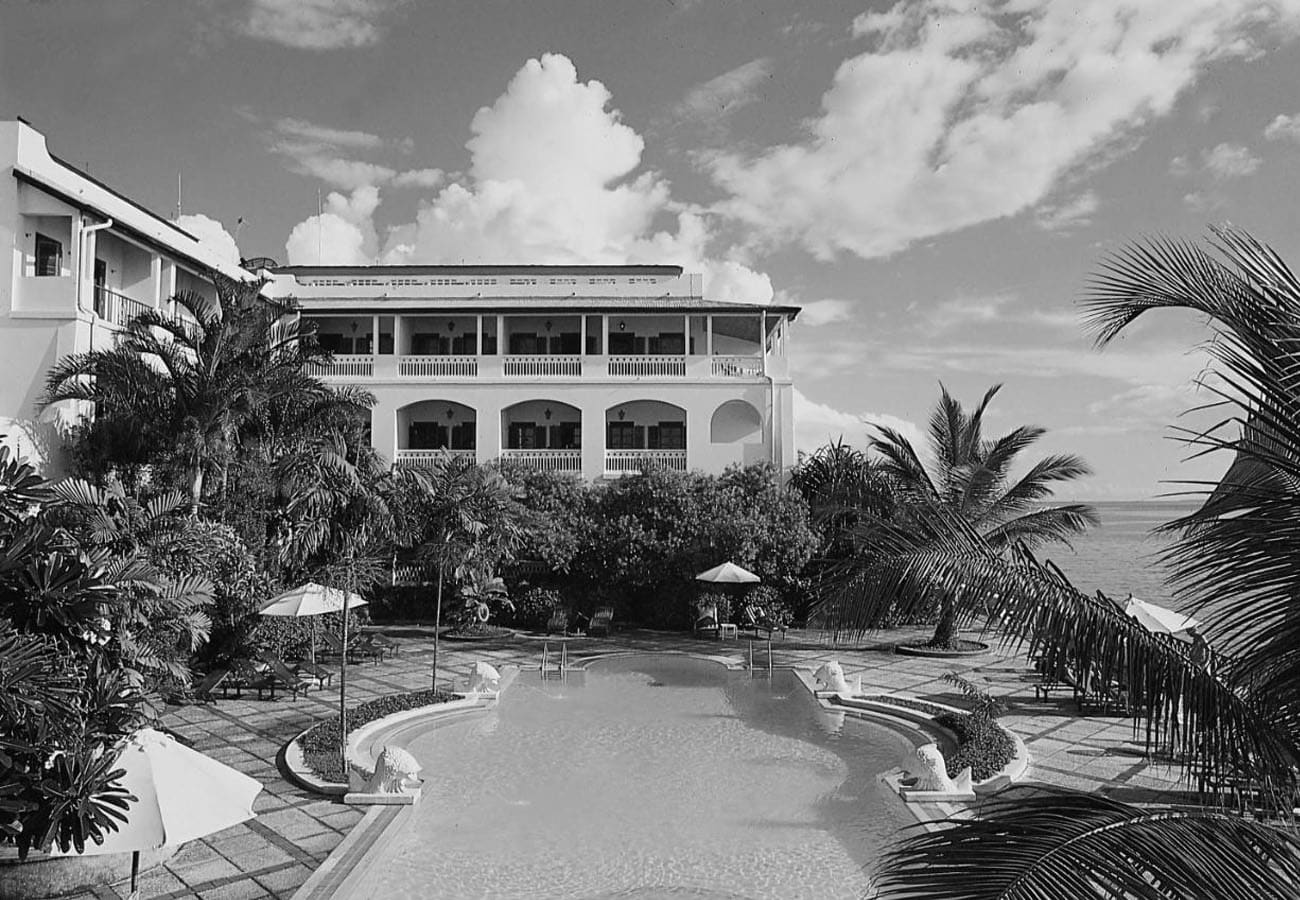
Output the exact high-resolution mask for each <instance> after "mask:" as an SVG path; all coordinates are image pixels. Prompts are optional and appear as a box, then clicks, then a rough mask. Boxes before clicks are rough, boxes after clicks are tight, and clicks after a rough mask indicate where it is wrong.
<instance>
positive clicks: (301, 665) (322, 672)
mask: <svg viewBox="0 0 1300 900" xmlns="http://www.w3.org/2000/svg"><path fill="white" fill-rule="evenodd" d="M289 668H290V669H292V670H293V671H294V673H295V674H297V675H298V676H299V677H300V678H310V679H312V680H313V681H315V682H316V684H317V686H318V687H320V688H322V689H324V688H326V687H328V686H329V685H330V684H331V683H332V682H333V681H334V670H333V669H331V668H329V667H327V666H322V665H320V664H319V663H314V662H312V661H311V660H310V659H299V660H295V661H294V662H292V663H290V664H289Z"/></svg>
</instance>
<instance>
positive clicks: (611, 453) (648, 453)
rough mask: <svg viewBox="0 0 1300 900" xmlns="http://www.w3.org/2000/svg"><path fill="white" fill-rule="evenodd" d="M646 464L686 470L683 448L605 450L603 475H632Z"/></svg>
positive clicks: (681, 470) (675, 470)
mask: <svg viewBox="0 0 1300 900" xmlns="http://www.w3.org/2000/svg"><path fill="white" fill-rule="evenodd" d="M647 466H652V467H653V466H658V467H659V468H663V469H671V470H673V471H674V472H685V471H686V451H685V450H606V451H605V475H607V476H615V477H616V476H619V475H633V474H636V473H637V472H640V471H641V470H642V469H643V468H646V467H647Z"/></svg>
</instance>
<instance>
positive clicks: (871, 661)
mask: <svg viewBox="0 0 1300 900" xmlns="http://www.w3.org/2000/svg"><path fill="white" fill-rule="evenodd" d="M388 633H389V634H390V635H391V636H392V637H394V638H395V639H396V640H397V641H398V642H399V643H400V644H401V646H402V650H401V652H400V654H399V655H398V656H396V657H395V658H391V659H389V660H387V661H385V662H383V663H382V664H379V665H372V664H363V665H353V666H349V667H348V696H349V706H351V705H353V704H354V703H357V702H361V701H362V700H367V699H370V698H372V697H376V696H379V695H382V694H388V693H394V692H400V691H409V690H416V689H420V688H424V687H427V686H428V685H429V681H430V671H429V666H430V662H431V659H430V657H431V653H432V638H431V635H430V634H429V633H427V632H425V631H423V630H421V629H401V628H397V629H390V630H389V631H388ZM920 636H921V635H920V632H917V631H907V630H899V631H890V632H883V633H879V634H876V635H873V636H872V637H871V638H869V639H868V640H866V641H864V642H861V643H859V644H855V645H852V646H850V645H846V644H843V643H841V644H839V645H835V644H834V643H833V642H832V641H831V640H830V638H829V637H828V636H825V635H821V634H819V633H817V632H806V633H805V632H791V634H790V636H789V638H788V639H787V640H785V641H782V640H780V639H777V640H776V641H774V642H773V644H772V647H773V664H774V665H776V666H792V665H813V666H816V665H819V664H820V663H821V662H822V661H825V660H829V659H832V658H835V659H838V660H839V661H840V663H841V665H842V666H843V667H844V670H845V673H846V675H847V676H848V678H849V680H850V682H852V681H853V679H854V677H855V676H856V675H857V674H858V673H861V674H862V682H863V689H864V690H866V691H876V690H879V691H882V692H884V691H893V690H905V691H909V692H912V693H914V694H915V695H917V696H919V697H922V698H926V699H932V700H938V701H944V702H951V703H954V704H957V705H960V700H959V698H958V696H957V692H956V690H955V689H954V688H953V687H952V686H951V685H949V684H947V683H945V682H944V681H943V675H944V673H946V672H950V671H958V672H961V673H964V674H966V675H967V677H968V678H972V679H974V680H976V681H981V680H982V681H983V682H984V683H985V684H987V686H988V688H989V689H990V690H991V691H992V693H994V694H996V695H998V696H1005V697H1006V699H1007V701H1008V704H1009V706H1010V709H1011V711H1010V713H1009V714H1008V715H1007V716H1005V717H1004V718H1003V720H1002V721H1003V723H1004V724H1005V725H1007V726H1008V727H1009V728H1011V729H1012V730H1013V731H1015V732H1016V733H1017V734H1019V735H1020V736H1021V737H1022V738H1023V739H1024V740H1025V742H1026V743H1027V744H1028V745H1029V750H1030V754H1031V755H1032V757H1033V765H1032V768H1031V770H1030V773H1029V781H1030V782H1037V783H1046V784H1052V785H1059V786H1063V787H1071V788H1081V789H1084V790H1096V791H1100V792H1102V793H1105V794H1107V795H1109V796H1111V797H1114V798H1115V799H1118V800H1125V801H1129V802H1139V803H1142V802H1159V801H1169V802H1183V801H1186V800H1188V799H1189V798H1188V796H1187V795H1186V794H1185V793H1183V791H1182V788H1185V786H1180V785H1179V784H1178V783H1177V772H1176V771H1174V770H1171V769H1169V768H1168V767H1165V766H1162V765H1158V764H1155V763H1152V762H1151V761H1149V760H1147V759H1145V758H1144V757H1143V753H1142V747H1141V745H1140V744H1139V743H1136V742H1135V741H1134V740H1133V738H1134V735H1133V732H1132V723H1131V720H1128V719H1125V718H1121V717H1090V718H1082V717H1080V716H1079V715H1078V713H1077V710H1076V709H1075V708H1074V704H1073V701H1072V700H1071V699H1070V698H1069V697H1068V696H1062V697H1061V698H1060V699H1057V698H1056V697H1053V698H1052V699H1051V700H1048V701H1036V700H1035V698H1034V692H1033V689H1032V687H1031V686H1030V685H1029V684H1027V683H1025V682H1024V681H1023V680H1022V676H1023V675H1024V674H1025V673H1026V672H1028V671H1029V669H1028V666H1027V665H1026V662H1025V660H1023V659H1018V658H1015V657H1012V656H1006V655H1003V654H1000V653H997V652H994V653H990V654H987V655H985V656H983V657H977V658H974V659H964V660H942V659H923V658H916V657H903V656H897V655H895V654H894V653H893V652H892V647H893V645H894V644H895V643H897V642H899V641H904V640H915V639H917V638H918V637H920ZM542 641H543V639H542V638H541V637H529V636H521V637H520V638H518V639H516V640H512V641H509V642H499V643H494V644H489V645H484V644H472V645H471V644H464V643H454V642H450V641H443V642H442V644H441V657H442V658H441V660H440V665H439V674H440V681H441V682H442V683H446V681H447V680H448V679H449V678H451V677H452V675H453V673H455V674H461V673H464V672H465V671H466V669H467V668H468V667H469V665H471V664H472V663H473V662H475V661H477V660H487V661H489V662H491V663H493V664H494V665H498V666H500V665H508V664H511V663H514V664H518V665H520V666H529V665H531V666H536V665H537V664H538V661H539V659H540V655H541V649H542ZM550 641H551V646H552V648H553V649H554V647H555V646H556V643H557V639H556V638H554V637H552V638H551V639H550ZM748 644H749V642H748V640H747V639H745V638H744V637H742V638H740V639H739V640H738V641H733V640H728V641H724V642H723V643H722V644H721V646H720V645H719V644H717V643H714V642H712V641H706V640H700V639H693V638H691V637H690V636H683V635H679V634H668V633H660V632H648V631H633V632H617V631H616V632H615V633H614V635H613V636H611V637H609V638H572V639H569V652H570V657H571V659H574V660H577V659H581V658H582V657H583V656H584V655H590V654H594V653H606V652H610V651H615V650H638V651H655V650H695V651H701V650H703V651H706V652H710V653H717V652H719V651H720V650H721V651H722V652H729V653H735V654H736V655H741V656H743V655H746V654H747V653H748V649H749V647H748ZM755 648H756V659H755V665H756V666H760V665H761V666H765V665H766V654H765V644H763V643H762V642H755ZM336 682H337V679H336ZM337 709H338V693H337V689H334V690H328V689H327V690H323V691H315V690H313V691H312V692H311V693H310V694H309V695H308V696H307V697H306V698H300V699H298V700H290V699H288V698H287V697H284V696H281V695H278V699H277V700H275V701H269V700H266V701H259V700H257V699H255V698H253V699H250V698H249V697H248V696H245V697H244V698H243V699H239V700H235V699H230V700H219V701H218V702H216V703H215V704H208V705H202V706H186V707H179V708H175V709H174V710H173V711H172V712H170V713H169V714H168V715H167V717H166V719H165V721H164V724H165V725H166V726H167V727H169V728H171V729H173V730H174V731H176V732H177V733H179V734H181V735H183V736H184V737H186V738H188V739H191V740H192V741H193V745H194V747H195V748H196V749H198V750H201V751H203V752H204V753H207V754H209V755H210V756H212V757H214V758H215V759H218V760H221V761H222V762H225V763H228V764H229V765H232V766H234V767H235V768H237V769H239V770H241V771H243V772H246V773H248V774H249V775H251V776H253V777H254V778H256V779H258V780H259V781H260V782H262V784H263V785H264V787H265V789H264V791H263V792H262V794H261V795H260V796H259V798H258V802H257V806H256V810H257V813H258V815H257V818H255V819H253V820H251V821H249V822H247V823H245V824H243V825H239V826H236V827H234V828H231V829H228V830H226V831H223V832H220V833H218V834H215V835H212V836H211V837H209V838H206V839H204V840H201V841H196V842H194V843H192V844H189V845H187V846H186V847H184V848H183V849H182V850H181V851H180V852H179V853H178V854H177V855H176V856H174V857H173V858H172V859H171V860H170V861H169V862H167V863H166V864H165V865H163V866H162V867H159V868H157V869H155V870H153V871H151V872H147V873H145V874H143V875H142V876H141V878H140V896H141V898H173V897H199V898H201V900H244V898H246V900H253V898H264V897H273V898H288V897H291V896H292V895H293V894H294V892H295V891H296V890H297V889H298V888H299V887H300V886H301V885H302V884H303V882H305V881H306V880H307V878H308V876H309V875H311V873H312V872H313V871H314V870H315V868H316V867H317V866H319V865H320V863H321V862H322V861H323V860H324V859H325V858H326V857H327V856H328V855H329V853H330V852H331V851H332V850H333V849H334V848H335V847H336V846H337V845H338V844H339V842H340V841H342V840H343V838H344V837H345V836H346V835H347V834H348V831H349V830H350V829H351V828H352V827H353V826H354V825H355V824H356V823H357V822H358V821H359V820H360V819H361V816H362V811H361V810H359V809H357V808H353V807H348V806H344V805H343V804H342V803H341V802H338V801H335V800H332V799H327V798H323V797H318V796H315V795H313V794H309V793H307V792H306V791H303V790H301V789H299V788H298V787H296V786H294V785H292V784H290V783H289V782H287V781H286V780H285V779H284V777H283V776H282V775H281V774H280V770H279V769H278V768H277V763H276V757H277V754H278V753H279V751H280V748H281V746H282V745H283V744H284V743H285V742H286V741H288V740H289V739H290V738H292V737H293V736H294V735H295V734H297V733H298V732H299V731H301V730H303V729H304V728H306V727H308V726H309V725H311V724H312V723H314V722H316V721H318V720H320V719H322V718H325V717H327V716H330V715H332V714H337ZM127 893H128V890H127V885H126V884H125V883H120V884H116V885H113V886H112V887H101V888H99V889H98V890H97V891H95V892H94V893H85V894H80V895H74V896H75V898H76V900H91V898H100V900H110V898H120V897H125V896H126V895H127Z"/></svg>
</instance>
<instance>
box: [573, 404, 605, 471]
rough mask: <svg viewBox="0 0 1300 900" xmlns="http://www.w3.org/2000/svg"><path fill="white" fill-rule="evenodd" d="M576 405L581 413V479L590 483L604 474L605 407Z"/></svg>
mask: <svg viewBox="0 0 1300 900" xmlns="http://www.w3.org/2000/svg"><path fill="white" fill-rule="evenodd" d="M576 405H577V407H578V409H579V410H581V412H582V477H583V478H585V479H587V480H588V481H591V480H593V479H596V478H600V477H601V476H602V475H604V474H605V405H604V404H603V403H601V402H599V401H588V402H586V403H580V404H576Z"/></svg>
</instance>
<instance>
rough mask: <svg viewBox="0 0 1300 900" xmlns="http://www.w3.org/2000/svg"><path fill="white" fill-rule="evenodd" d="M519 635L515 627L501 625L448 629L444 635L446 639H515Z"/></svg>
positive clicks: (470, 640) (472, 640)
mask: <svg viewBox="0 0 1300 900" xmlns="http://www.w3.org/2000/svg"><path fill="white" fill-rule="evenodd" d="M517 637H519V633H518V632H517V631H515V630H514V629H513V628H502V627H501V626H500V625H483V626H481V627H479V628H475V629H472V630H469V631H447V632H444V633H443V635H442V639H443V640H444V641H467V642H475V641H478V642H482V641H513V640H514V639H515V638H517Z"/></svg>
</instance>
